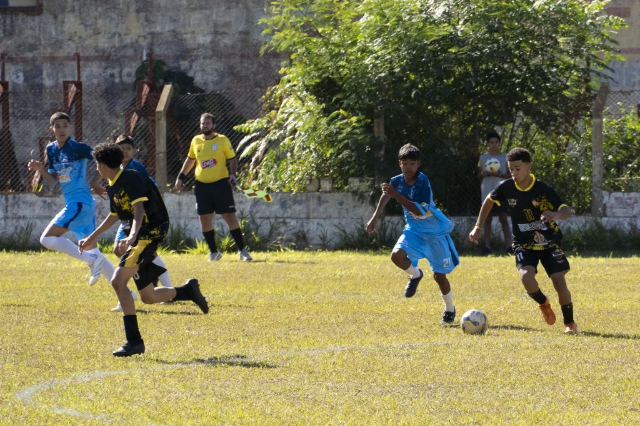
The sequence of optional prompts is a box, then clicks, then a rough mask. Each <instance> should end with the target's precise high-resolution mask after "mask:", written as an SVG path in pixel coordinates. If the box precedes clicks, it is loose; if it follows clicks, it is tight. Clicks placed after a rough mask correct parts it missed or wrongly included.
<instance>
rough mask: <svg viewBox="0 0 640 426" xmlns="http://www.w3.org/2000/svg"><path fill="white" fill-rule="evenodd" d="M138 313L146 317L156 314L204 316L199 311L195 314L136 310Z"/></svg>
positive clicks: (194, 312) (195, 311)
mask: <svg viewBox="0 0 640 426" xmlns="http://www.w3.org/2000/svg"><path fill="white" fill-rule="evenodd" d="M193 307H194V308H195V309H198V308H197V307H196V306H195V305H194V306H193ZM136 312H137V313H139V314H146V315H154V314H162V315H204V314H203V313H202V312H201V311H199V310H194V311H193V312H190V311H189V312H186V311H165V310H162V311H147V310H146V309H136Z"/></svg>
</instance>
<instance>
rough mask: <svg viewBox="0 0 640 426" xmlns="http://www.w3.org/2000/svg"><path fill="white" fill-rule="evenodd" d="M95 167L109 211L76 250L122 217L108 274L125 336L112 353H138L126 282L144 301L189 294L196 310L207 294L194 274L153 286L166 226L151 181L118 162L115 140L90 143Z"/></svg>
mask: <svg viewBox="0 0 640 426" xmlns="http://www.w3.org/2000/svg"><path fill="white" fill-rule="evenodd" d="M93 156H94V157H95V159H96V162H97V167H98V172H99V173H100V175H101V176H102V177H103V178H104V179H108V180H109V187H108V188H107V193H108V194H109V202H110V210H111V214H110V215H109V216H107V217H106V218H105V219H104V221H103V222H102V224H101V225H100V226H99V227H98V229H96V230H95V231H94V232H93V233H91V235H89V236H88V237H87V238H85V239H83V240H81V241H80V242H79V244H78V245H79V247H80V250H82V249H83V247H86V246H90V245H91V244H93V243H95V242H96V241H97V239H98V236H99V235H100V234H102V233H104V232H105V231H107V230H108V229H109V228H110V227H111V226H113V225H115V224H116V223H118V221H120V220H122V221H125V222H127V223H128V226H127V228H128V229H129V232H128V235H127V237H126V238H124V239H122V240H120V241H118V246H119V247H118V248H119V249H120V250H122V251H123V252H124V254H123V255H122V257H121V258H120V263H119V265H118V268H117V269H116V271H115V273H114V274H113V277H112V278H111V285H112V286H113V288H114V290H115V291H116V294H117V295H118V300H119V302H120V304H121V305H122V312H123V314H124V329H125V335H126V338H127V342H126V343H125V344H124V345H123V346H122V347H121V348H120V349H118V350H116V351H115V352H113V355H115V356H131V355H135V354H138V353H144V351H145V347H144V342H143V340H142V337H141V335H140V331H139V329H138V319H137V316H136V308H135V305H134V302H133V297H132V296H131V293H130V292H129V289H128V288H127V283H128V282H129V280H130V279H131V278H133V279H134V281H135V283H136V287H138V292H139V293H140V298H141V299H142V301H143V302H144V303H149V304H150V303H160V302H165V301H167V300H171V299H173V300H191V301H193V302H194V303H196V304H197V305H198V306H199V307H200V309H201V310H202V312H204V313H205V314H206V313H207V312H209V306H208V304H207V300H206V299H205V297H204V296H203V295H202V293H201V292H200V287H199V284H198V280H196V279H190V280H189V281H187V283H186V284H185V285H184V286H182V287H175V288H173V287H154V286H153V285H152V283H153V282H154V281H155V280H156V279H157V278H158V277H159V276H160V275H161V274H163V273H164V272H166V269H165V268H163V267H161V266H158V265H156V264H155V263H153V260H154V258H155V256H156V250H157V248H158V244H159V243H160V242H161V241H162V240H163V239H164V237H165V236H166V234H167V231H168V230H169V215H168V213H167V208H166V207H165V205H164V201H162V196H161V195H160V192H159V191H158V188H157V187H156V185H155V184H154V183H153V181H152V180H151V179H150V178H149V177H148V176H144V175H142V174H141V173H138V172H136V171H134V170H123V169H122V168H121V164H122V158H123V153H122V149H120V147H119V146H118V145H116V144H115V143H102V144H99V145H98V146H96V147H95V149H94V150H93Z"/></svg>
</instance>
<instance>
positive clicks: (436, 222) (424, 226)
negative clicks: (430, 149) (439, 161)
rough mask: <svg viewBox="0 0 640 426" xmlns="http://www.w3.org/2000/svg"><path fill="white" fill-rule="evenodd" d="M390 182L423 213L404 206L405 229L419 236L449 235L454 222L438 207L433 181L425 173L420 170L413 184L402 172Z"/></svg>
mask: <svg viewBox="0 0 640 426" xmlns="http://www.w3.org/2000/svg"><path fill="white" fill-rule="evenodd" d="M390 183H391V186H393V187H394V188H395V190H396V191H398V193H399V194H400V195H402V196H403V197H404V198H406V199H407V200H409V201H413V202H414V204H415V205H416V206H417V207H418V209H419V210H420V212H421V213H422V216H416V215H414V214H413V213H411V212H410V211H409V210H407V209H406V208H404V207H403V208H402V209H403V210H404V217H405V219H406V220H407V224H406V226H405V231H409V232H412V233H416V234H417V235H419V236H426V237H436V236H441V235H447V234H449V233H450V232H451V231H452V230H453V222H451V221H450V220H449V219H448V218H447V217H446V216H445V215H444V213H442V212H441V211H440V210H439V209H438V208H437V207H436V204H435V203H434V201H433V192H432V191H431V183H430V182H429V178H428V177H427V176H426V175H425V174H424V173H422V172H418V180H417V181H416V182H415V183H414V184H413V185H408V184H407V183H406V182H405V181H404V175H402V174H400V175H398V176H394V177H392V178H391V182H390Z"/></svg>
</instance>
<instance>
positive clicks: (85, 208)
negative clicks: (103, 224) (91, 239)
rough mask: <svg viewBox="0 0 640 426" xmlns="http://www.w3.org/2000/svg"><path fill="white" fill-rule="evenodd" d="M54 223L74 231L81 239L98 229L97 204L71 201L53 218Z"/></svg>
mask: <svg viewBox="0 0 640 426" xmlns="http://www.w3.org/2000/svg"><path fill="white" fill-rule="evenodd" d="M52 223H53V224H54V225H56V226H59V227H61V228H65V229H68V230H69V231H71V232H73V233H74V234H75V235H76V238H78V239H79V240H80V239H82V238H84V237H87V236H89V234H91V233H92V232H93V231H95V230H96V211H95V206H94V205H93V204H85V203H71V204H69V205H67V206H65V208H64V209H62V211H60V213H58V214H57V215H56V217H54V218H53V220H52Z"/></svg>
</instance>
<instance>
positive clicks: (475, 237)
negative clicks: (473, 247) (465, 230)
mask: <svg viewBox="0 0 640 426" xmlns="http://www.w3.org/2000/svg"><path fill="white" fill-rule="evenodd" d="M481 235H482V228H480V227H479V226H474V227H473V230H472V231H471V232H469V241H471V242H472V243H473V244H478V241H479V240H480V236H481Z"/></svg>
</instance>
